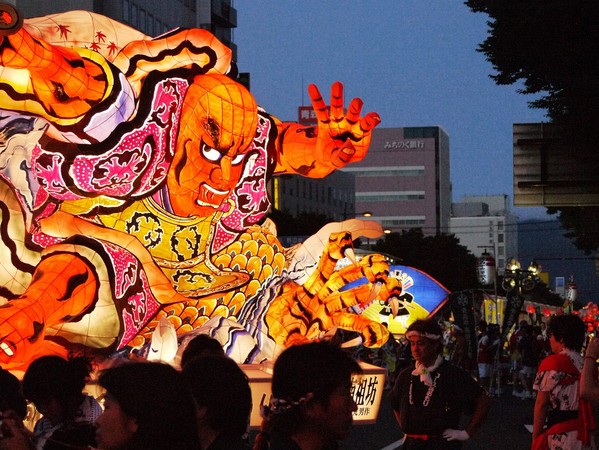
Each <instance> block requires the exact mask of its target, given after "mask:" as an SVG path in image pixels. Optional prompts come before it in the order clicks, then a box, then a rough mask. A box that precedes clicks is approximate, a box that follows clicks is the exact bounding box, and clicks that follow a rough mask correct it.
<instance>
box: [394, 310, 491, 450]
mask: <svg viewBox="0 0 599 450" xmlns="http://www.w3.org/2000/svg"><path fill="white" fill-rule="evenodd" d="M406 337H407V339H408V341H409V342H410V348H411V350H412V356H413V357H414V359H415V362H414V365H413V366H411V367H408V368H406V369H404V370H402V371H401V372H400V374H399V376H398V377H397V380H396V382H395V385H394V386H393V389H392V390H391V394H390V398H391V406H392V407H393V410H394V412H395V416H396V418H397V421H398V423H399V425H400V427H401V429H402V430H403V432H404V433H405V436H406V439H405V441H404V445H403V447H402V448H403V449H404V450H415V449H426V450H432V449H434V450H450V449H451V450H453V449H459V448H461V446H462V442H461V441H466V440H468V439H469V438H470V437H471V436H472V434H473V433H474V431H475V430H476V429H477V428H478V426H479V425H480V424H481V423H482V421H483V420H484V418H485V416H486V414H487V411H488V409H489V406H490V399H489V397H488V395H487V393H486V392H485V390H484V389H483V388H482V387H481V386H480V385H479V384H478V383H477V382H476V380H474V378H472V377H471V376H470V374H469V373H468V372H466V371H465V370H464V369H462V368H461V367H458V366H456V365H454V364H452V363H450V362H448V361H446V360H445V359H444V358H443V356H442V351H443V343H442V340H441V337H442V331H441V327H440V326H439V325H438V324H437V323H436V322H435V321H434V320H432V319H421V320H416V321H414V322H413V323H412V324H410V326H409V327H408V329H407V330H406ZM464 414H471V417H470V420H469V422H468V424H467V425H466V428H465V429H460V420H461V419H462V416H463V415H464Z"/></svg>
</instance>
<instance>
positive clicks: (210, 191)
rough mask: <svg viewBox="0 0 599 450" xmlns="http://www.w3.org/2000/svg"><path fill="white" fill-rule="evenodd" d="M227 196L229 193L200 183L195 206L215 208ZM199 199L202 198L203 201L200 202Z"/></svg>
mask: <svg viewBox="0 0 599 450" xmlns="http://www.w3.org/2000/svg"><path fill="white" fill-rule="evenodd" d="M228 194H229V191H221V190H219V189H215V188H214V187H212V186H210V185H208V184H206V183H202V184H201V185H200V193H199V195H198V198H196V204H197V205H198V206H209V207H211V208H217V207H218V206H220V204H221V203H222V201H223V199H224V198H225V197H226V196H227V195H228ZM200 197H202V198H203V199H204V200H200Z"/></svg>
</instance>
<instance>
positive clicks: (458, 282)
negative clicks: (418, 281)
mask: <svg viewBox="0 0 599 450" xmlns="http://www.w3.org/2000/svg"><path fill="white" fill-rule="evenodd" d="M374 249H375V250H377V251H380V252H384V253H388V254H391V255H397V256H398V257H399V258H401V260H402V264H403V265H406V266H411V267H414V268H416V269H419V270H422V271H423V272H426V273H427V274H429V275H430V276H432V277H433V278H434V279H436V280H437V281H438V282H439V283H441V284H442V285H443V286H445V287H446V288H447V289H449V290H450V291H460V290H464V289H472V288H473V287H477V286H478V285H479V283H478V278H477V274H476V267H477V266H476V265H477V259H476V257H475V256H474V255H473V254H472V253H470V251H469V250H468V249H467V248H466V247H464V246H463V245H460V242H459V239H458V238H456V237H455V236H454V235H446V234H443V235H438V236H424V235H423V233H422V230H421V229H419V228H417V229H411V230H408V231H403V232H402V233H391V234H387V235H385V238H384V239H382V240H379V241H378V242H377V243H376V244H375V246H374Z"/></svg>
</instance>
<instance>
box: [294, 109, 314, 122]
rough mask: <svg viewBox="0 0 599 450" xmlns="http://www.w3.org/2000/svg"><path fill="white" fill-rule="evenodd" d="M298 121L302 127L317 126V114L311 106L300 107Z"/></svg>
mask: <svg viewBox="0 0 599 450" xmlns="http://www.w3.org/2000/svg"><path fill="white" fill-rule="evenodd" d="M297 112H298V119H297V121H298V122H299V123H300V124H302V125H316V123H317V120H316V113H315V112H314V108H312V107H311V106H300V107H298V108H297Z"/></svg>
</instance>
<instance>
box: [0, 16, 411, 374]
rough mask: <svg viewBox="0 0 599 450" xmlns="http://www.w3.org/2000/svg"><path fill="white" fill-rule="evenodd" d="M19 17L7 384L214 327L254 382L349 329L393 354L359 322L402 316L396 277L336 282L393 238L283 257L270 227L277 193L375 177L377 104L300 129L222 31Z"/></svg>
mask: <svg viewBox="0 0 599 450" xmlns="http://www.w3.org/2000/svg"><path fill="white" fill-rule="evenodd" d="M1 9H2V11H1V19H0V22H2V24H1V25H0V28H1V30H0V31H1V32H2V36H1V38H2V44H1V46H0V65H1V67H0V105H1V107H2V110H1V111H0V130H1V134H0V136H1V137H2V139H0V219H1V222H0V236H1V241H0V245H1V248H0V251H1V254H2V263H1V264H0V286H2V287H0V304H1V306H0V364H1V365H2V367H5V368H8V369H10V370H15V371H16V370H23V369H24V368H26V367H27V365H28V363H29V362H30V361H31V360H32V359H34V358H36V357H38V356H40V355H44V354H63V355H64V354H66V353H67V352H69V351H73V350H84V351H88V352H90V353H95V354H98V355H102V354H104V355H109V354H113V353H114V352H117V351H119V350H123V349H126V348H130V347H141V346H144V345H147V344H148V343H149V342H150V339H151V337H152V334H153V333H154V331H155V330H157V332H156V335H157V336H163V337H165V336H167V335H168V331H166V332H165V331H164V330H168V329H171V330H172V329H174V330H175V332H176V333H177V335H179V336H182V335H185V334H189V333H196V332H198V331H197V330H198V329H200V327H202V328H201V330H200V331H201V332H211V333H213V334H215V335H218V336H219V337H220V340H221V341H222V342H223V343H225V344H226V345H231V349H230V352H229V353H234V352H237V353H236V359H238V361H239V362H245V363H247V362H254V361H259V360H262V359H274V358H275V357H276V355H277V354H278V353H279V352H280V351H281V349H283V348H284V347H285V346H288V345H291V344H294V343H298V342H302V341H306V340H311V339H317V338H322V337H323V336H326V335H327V333H331V332H334V330H336V329H343V330H349V331H353V332H357V333H358V334H359V336H360V337H361V341H362V343H363V344H364V345H366V346H371V347H377V346H380V345H382V344H383V343H384V342H385V341H386V340H387V339H388V336H389V332H388V330H387V328H386V327H385V326H384V325H382V324H381V323H380V321H377V320H373V319H371V318H368V317H365V316H363V315H359V314H356V313H354V312H352V311H351V310H349V309H348V308H349V307H352V306H355V305H362V306H365V305H366V304H368V303H369V302H371V301H372V300H374V299H378V300H381V301H388V300H389V301H391V302H392V303H393V302H395V301H397V298H398V296H399V294H400V293H401V282H400V281H399V279H398V278H393V277H389V276H388V275H389V266H388V263H387V262H386V261H385V258H384V257H382V256H380V255H372V256H369V257H368V258H363V259H362V260H360V262H359V263H356V264H350V265H348V266H347V267H345V268H343V269H341V270H335V266H336V263H337V261H338V260H339V259H341V258H343V257H344V256H345V255H350V254H351V250H352V239H353V238H356V237H357V236H360V235H363V236H366V237H369V238H374V237H377V236H378V235H380V232H381V230H380V226H378V225H377V224H376V223H373V222H363V221H358V220H349V221H345V222H342V223H331V224H329V225H327V226H326V227H324V228H323V229H322V230H321V231H320V232H319V233H317V234H316V235H314V236H312V237H311V238H309V239H307V240H306V241H305V242H304V243H302V244H300V245H297V246H295V247H293V248H283V246H282V245H281V244H280V243H279V241H278V240H277V238H276V231H275V228H274V226H273V224H272V223H270V222H269V221H268V220H266V221H265V220H264V218H265V214H266V212H267V210H268V208H269V206H270V203H269V200H268V197H267V193H266V185H267V182H268V180H269V179H270V178H271V177H273V176H276V175H279V174H300V175H303V176H306V177H314V178H320V177H325V176H327V175H328V174H329V173H331V172H332V171H334V170H336V169H338V168H341V167H343V166H345V165H346V164H348V163H350V162H352V161H359V160H361V159H362V158H363V157H364V156H365V154H366V152H367V149H368V146H369V144H370V138H371V132H372V130H373V129H374V127H375V126H376V125H377V124H378V123H379V121H380V119H379V117H378V115H377V114H376V113H368V114H365V115H363V116H362V114H361V108H362V102H361V101H360V100H359V99H354V100H352V101H351V103H350V104H349V106H348V108H347V110H346V109H345V108H344V101H343V86H342V85H341V84H340V83H335V84H334V85H333V86H332V89H331V102H330V107H327V106H326V105H325V102H324V100H323V99H322V97H321V95H320V93H319V91H318V89H317V88H316V87H315V86H310V87H309V93H310V97H311V99H312V105H313V107H314V109H315V112H316V115H317V118H318V125H317V126H316V127H305V126H300V125H299V124H297V123H287V122H281V121H280V120H278V119H277V118H275V117H273V116H271V115H270V114H268V113H267V112H266V111H264V110H263V109H261V108H260V107H258V106H257V104H256V102H255V100H254V98H253V97H252V95H251V94H250V93H249V92H248V91H247V89H245V88H244V87H243V86H241V85H240V84H238V83H237V82H236V81H235V74H234V65H233V64H232V62H231V51H230V49H228V48H227V47H225V46H224V45H223V44H221V43H220V42H219V41H218V40H217V39H216V38H215V37H214V36H213V35H212V34H210V33H209V32H207V31H206V30H200V29H189V30H181V29H178V30H174V31H172V32H170V33H167V34H165V35H162V36H160V37H159V38H156V39H152V38H151V37H148V36H145V35H143V34H141V33H139V32H138V31H136V30H134V29H131V28H129V27H127V26H125V25H123V24H121V23H118V22H115V21H113V20H111V19H108V18H106V17H103V16H99V15H97V14H93V13H90V12H84V11H74V12H68V13H62V14H56V15H51V16H46V17H42V18H37V19H27V20H24V21H21V20H20V18H19V16H18V15H17V14H16V12H15V10H14V9H12V7H10V6H8V5H2V6H1ZM363 277H366V280H367V283H365V284H363V285H360V286H357V287H355V288H352V289H347V290H345V291H341V289H342V288H343V286H345V285H347V284H348V283H350V282H352V281H354V280H356V279H359V278H363ZM159 324H161V325H162V326H161V327H158V325H159ZM157 327H158V328H157ZM194 330H195V331H194ZM223 334H224V335H225V336H223ZM238 337H239V338H240V341H239V342H241V340H243V339H245V342H246V343H249V344H250V345H249V346H246V347H245V350H243V351H240V350H239V348H235V345H233V344H235V343H236V340H237V338H238ZM241 337H243V339H241ZM232 356H235V355H232Z"/></svg>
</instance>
